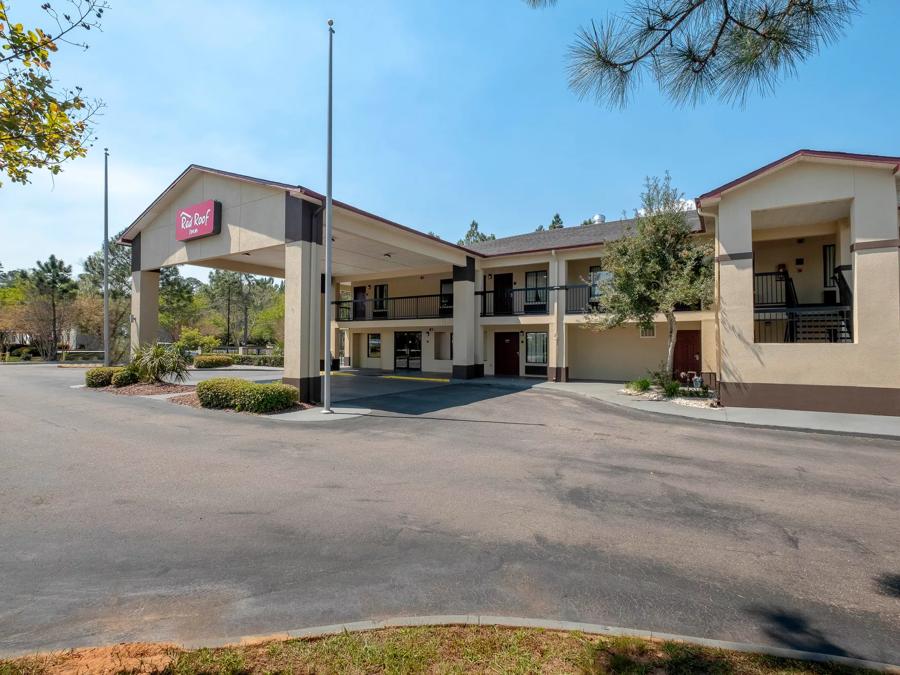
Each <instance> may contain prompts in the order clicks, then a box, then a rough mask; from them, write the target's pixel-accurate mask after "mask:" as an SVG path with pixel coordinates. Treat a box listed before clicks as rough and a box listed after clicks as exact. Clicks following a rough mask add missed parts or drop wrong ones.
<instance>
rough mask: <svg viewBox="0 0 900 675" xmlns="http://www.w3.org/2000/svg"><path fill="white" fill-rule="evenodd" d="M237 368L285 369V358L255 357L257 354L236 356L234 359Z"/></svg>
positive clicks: (273, 356) (274, 356)
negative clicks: (263, 367)
mask: <svg viewBox="0 0 900 675" xmlns="http://www.w3.org/2000/svg"><path fill="white" fill-rule="evenodd" d="M231 358H232V360H233V361H234V365H236V366H271V367H273V368H284V356H276V355H274V354H273V355H271V356H268V355H265V354H261V355H255V354H234V355H233V356H232V357H231Z"/></svg>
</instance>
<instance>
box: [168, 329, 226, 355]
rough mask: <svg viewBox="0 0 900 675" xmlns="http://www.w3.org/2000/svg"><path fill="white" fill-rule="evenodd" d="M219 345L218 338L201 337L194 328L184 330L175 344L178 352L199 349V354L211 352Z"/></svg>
mask: <svg viewBox="0 0 900 675" xmlns="http://www.w3.org/2000/svg"><path fill="white" fill-rule="evenodd" d="M220 344H221V341H220V340H219V338H217V337H216V336H214V335H201V334H200V331H199V330H197V329H196V328H185V329H184V330H183V331H181V337H180V338H178V341H177V342H176V343H175V347H176V348H177V349H178V350H179V351H190V350H195V349H199V350H200V351H201V352H211V351H212V350H213V349H215V348H216V347H218V346H219V345H220Z"/></svg>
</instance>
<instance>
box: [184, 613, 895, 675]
mask: <svg viewBox="0 0 900 675" xmlns="http://www.w3.org/2000/svg"><path fill="white" fill-rule="evenodd" d="M419 626H501V627H507V628H541V629H544V630H555V631H578V632H581V633H588V634H590V635H610V636H616V637H637V638H644V639H652V640H667V641H671V642H685V643H690V644H695V645H699V646H701V647H711V648H713V649H726V650H729V651H735V652H747V653H753V654H763V655H765V656H776V657H780V658H785V659H795V660H798V661H813V662H816V663H834V664H839V665H844V666H851V667H855V668H868V669H870V670H877V671H881V672H884V673H898V674H900V665H895V664H891V663H882V662H880V661H869V660H867V659H859V658H855V657H851V656H839V655H837V654H824V653H821V652H807V651H803V650H799V649H790V648H787V647H773V646H770V645H760V644H754V643H749V642H729V641H727V640H712V639H709V638H701V637H693V636H689V635H677V634H675V633H663V632H658V631H649V630H640V629H636V628H622V627H619V626H606V625H603V624H597V623H582V622H578V621H556V620H553V619H530V618H523V617H516V616H492V615H488V614H436V615H432V616H403V617H394V618H390V619H382V620H379V621H351V622H348V623H336V624H330V625H327V626H314V627H311V628H299V629H295V630H288V631H284V632H281V633H273V634H268V635H245V636H241V637H231V638H219V639H211V640H187V641H185V642H183V643H182V645H183V646H184V647H185V648H187V649H199V648H201V647H225V646H229V645H240V644H244V645H246V644H252V643H256V642H264V641H269V640H279V639H281V640H285V639H298V638H305V639H313V638H320V637H327V636H329V635H339V634H341V633H344V632H347V633H359V632H363V631H370V630H379V629H382V628H411V627H419Z"/></svg>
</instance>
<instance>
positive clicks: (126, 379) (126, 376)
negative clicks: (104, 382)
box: [110, 366, 141, 387]
mask: <svg viewBox="0 0 900 675" xmlns="http://www.w3.org/2000/svg"><path fill="white" fill-rule="evenodd" d="M140 379H141V378H140V375H138V372H137V370H135V369H134V368H132V367H131V366H128V367H126V368H120V369H119V370H117V371H116V372H115V373H113V376H112V379H111V380H110V382H111V383H112V386H114V387H127V386H128V385H130V384H137V383H138V382H139V381H140Z"/></svg>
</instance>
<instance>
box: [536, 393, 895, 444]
mask: <svg viewBox="0 0 900 675" xmlns="http://www.w3.org/2000/svg"><path fill="white" fill-rule="evenodd" d="M623 386H624V385H623V384H621V383H615V382H541V383H539V384H536V385H535V387H537V388H539V389H550V390H553V391H566V392H570V393H573V394H581V395H582V396H589V397H590V398H595V399H598V400H600V401H604V402H605V403H612V404H613V405H618V406H622V407H625V408H631V409H633V410H643V411H645V412H653V413H660V414H663V415H674V416H676V417H689V418H693V419H699V420H707V421H711V422H728V423H731V424H743V425H749V426H760V427H772V428H778V429H799V430H803V431H823V432H827V433H842V434H853V435H867V436H886V437H890V438H900V417H892V416H887V415H853V414H849V413H825V412H809V411H804V410H776V409H773V408H693V407H690V406H685V405H679V404H678V403H671V402H669V401H646V400H643V399H639V398H636V397H633V396H628V395H626V394H621V393H619V392H620V390H621V389H622V387H623Z"/></svg>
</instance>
